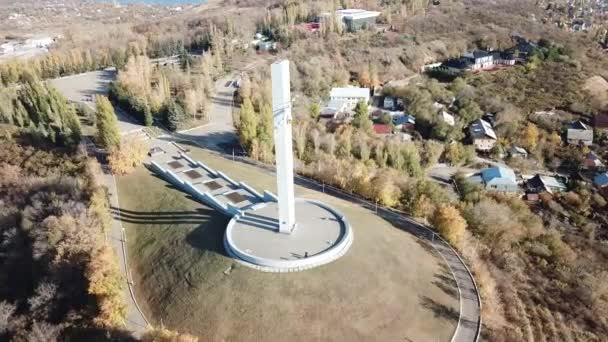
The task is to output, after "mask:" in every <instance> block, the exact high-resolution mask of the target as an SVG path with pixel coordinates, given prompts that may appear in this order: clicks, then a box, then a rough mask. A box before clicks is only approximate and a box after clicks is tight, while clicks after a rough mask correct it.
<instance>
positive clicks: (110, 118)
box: [95, 95, 120, 151]
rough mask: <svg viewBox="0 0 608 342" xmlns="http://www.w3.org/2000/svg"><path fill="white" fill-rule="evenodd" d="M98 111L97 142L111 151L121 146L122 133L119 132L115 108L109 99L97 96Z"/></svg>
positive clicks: (96, 116) (96, 115) (96, 114)
mask: <svg viewBox="0 0 608 342" xmlns="http://www.w3.org/2000/svg"><path fill="white" fill-rule="evenodd" d="M95 104H96V106H97V111H96V112H95V118H96V119H95V121H97V141H98V142H99V145H100V146H101V147H103V148H105V149H107V150H109V151H111V150H114V149H116V148H118V147H119V146H120V131H119V130H118V119H117V118H116V113H115V112H114V107H112V104H111V103H110V100H108V98H107V97H105V96H102V95H97V96H96V97H95Z"/></svg>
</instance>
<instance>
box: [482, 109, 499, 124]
mask: <svg viewBox="0 0 608 342" xmlns="http://www.w3.org/2000/svg"><path fill="white" fill-rule="evenodd" d="M481 118H482V119H483V120H485V121H486V122H487V123H489V124H490V126H492V127H494V125H496V115H494V113H489V112H487V113H484V114H483V115H482V116H481Z"/></svg>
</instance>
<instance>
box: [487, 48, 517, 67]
mask: <svg viewBox="0 0 608 342" xmlns="http://www.w3.org/2000/svg"><path fill="white" fill-rule="evenodd" d="M491 54H492V59H493V61H494V64H495V65H515V56H514V55H513V53H511V52H507V51H494V52H492V53H491Z"/></svg>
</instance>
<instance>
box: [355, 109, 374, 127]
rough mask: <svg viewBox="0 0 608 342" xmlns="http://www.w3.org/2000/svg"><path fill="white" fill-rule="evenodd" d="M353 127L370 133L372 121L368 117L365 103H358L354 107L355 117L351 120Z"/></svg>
mask: <svg viewBox="0 0 608 342" xmlns="http://www.w3.org/2000/svg"><path fill="white" fill-rule="evenodd" d="M353 126H355V127H357V128H360V129H362V130H363V131H365V132H371V131H372V128H373V127H372V126H373V123H372V120H371V119H370V117H369V107H368V105H367V103H366V102H365V101H359V103H357V106H356V107H355V117H354V118H353Z"/></svg>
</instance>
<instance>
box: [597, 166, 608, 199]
mask: <svg viewBox="0 0 608 342" xmlns="http://www.w3.org/2000/svg"><path fill="white" fill-rule="evenodd" d="M593 184H595V186H596V187H597V188H598V189H599V190H600V193H601V194H602V195H604V196H608V172H603V173H600V174H598V175H596V176H595V178H593Z"/></svg>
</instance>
